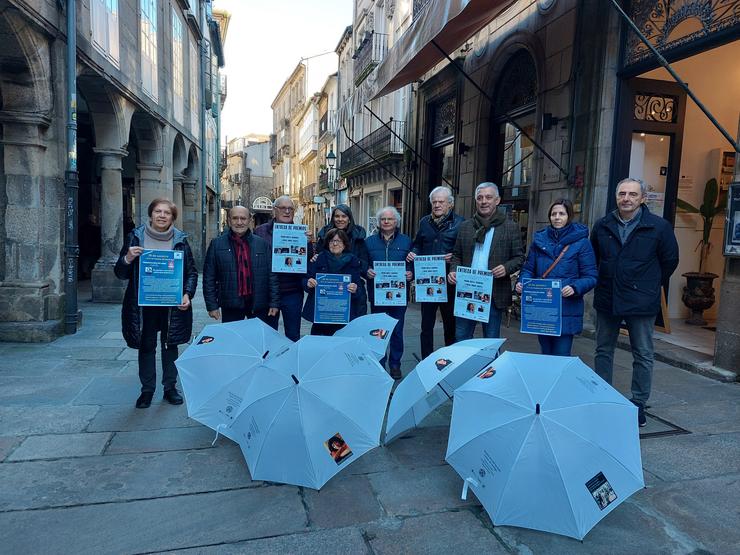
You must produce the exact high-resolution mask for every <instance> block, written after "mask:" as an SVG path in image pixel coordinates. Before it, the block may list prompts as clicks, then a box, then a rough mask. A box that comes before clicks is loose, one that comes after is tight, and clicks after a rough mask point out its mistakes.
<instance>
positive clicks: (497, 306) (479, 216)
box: [447, 182, 524, 341]
mask: <svg viewBox="0 0 740 555" xmlns="http://www.w3.org/2000/svg"><path fill="white" fill-rule="evenodd" d="M500 202H501V197H500V196H499V192H498V187H497V186H496V185H495V184H494V183H491V182H485V183H481V184H480V185H478V187H476V188H475V214H473V217H472V218H470V219H469V220H465V221H464V222H463V223H462V224H461V225H460V231H458V233H457V241H456V242H455V247H454V249H453V251H452V261H451V264H450V266H451V268H452V271H451V272H450V273H449V275H448V276H447V279H448V280H449V281H450V283H453V284H454V283H456V282H457V272H456V270H457V267H458V266H466V267H470V268H474V269H476V270H491V271H492V272H493V278H494V279H493V291H492V293H493V295H492V303H491V315H490V317H489V319H488V322H487V323H484V324H483V335H484V336H485V337H489V338H496V337H500V335H501V315H502V313H503V311H504V310H505V309H507V308H508V307H509V306H511V277H510V276H511V274H513V273H515V272H517V271H518V270H519V269H520V268H521V267H522V264H523V263H524V247H523V244H522V236H521V233H520V231H519V226H518V225H517V223H516V222H514V221H513V220H511V219H509V218H507V216H506V211H504V210H502V209H501V208H499V206H498V205H499V203H500ZM475 324H476V322H475V321H474V320H468V319H466V318H460V317H456V318H455V338H456V340H457V341H462V340H464V339H472V337H473V332H474V331H475Z"/></svg>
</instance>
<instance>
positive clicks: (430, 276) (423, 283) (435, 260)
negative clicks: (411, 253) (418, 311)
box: [414, 254, 447, 303]
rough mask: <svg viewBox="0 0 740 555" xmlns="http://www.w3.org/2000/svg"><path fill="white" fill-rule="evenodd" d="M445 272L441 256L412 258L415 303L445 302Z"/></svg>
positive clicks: (443, 260)
mask: <svg viewBox="0 0 740 555" xmlns="http://www.w3.org/2000/svg"><path fill="white" fill-rule="evenodd" d="M446 274H447V271H446V266H445V257H444V255H443V254H440V255H437V256H417V257H416V258H414V283H415V284H416V302H417V303H446V302H447V275H446Z"/></svg>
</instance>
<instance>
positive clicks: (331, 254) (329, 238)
mask: <svg viewBox="0 0 740 555" xmlns="http://www.w3.org/2000/svg"><path fill="white" fill-rule="evenodd" d="M324 241H325V244H326V245H327V247H328V250H324V251H321V252H320V253H319V254H318V255H317V256H316V258H315V260H313V261H312V262H311V263H310V264H309V265H308V274H306V276H304V279H303V286H304V288H305V290H306V292H307V293H308V297H306V304H305V305H303V317H304V318H305V319H306V320H308V321H309V322H313V321H314V307H315V305H316V285H317V282H316V274H344V275H349V276H350V283H349V285H348V286H347V290H348V291H349V292H350V295H351V298H352V299H354V297H355V296H356V295H357V294H358V292H359V290H360V287H359V284H360V282H361V281H362V278H360V274H361V272H362V264H361V263H360V260H359V259H358V258H357V257H356V256H355V255H354V254H353V253H352V250H351V242H350V239H349V236H348V235H347V234H346V233H345V232H344V231H342V230H340V229H330V230H329V231H328V232H327V233H326V235H325V237H324ZM357 316H359V314H357V307H356V304H355V303H354V302H350V312H349V319H350V320H354V319H355V318H356V317H357ZM342 327H344V326H343V324H317V323H315V322H314V323H313V325H312V326H311V335H334V332H335V331H337V330H338V329H340V328H342Z"/></svg>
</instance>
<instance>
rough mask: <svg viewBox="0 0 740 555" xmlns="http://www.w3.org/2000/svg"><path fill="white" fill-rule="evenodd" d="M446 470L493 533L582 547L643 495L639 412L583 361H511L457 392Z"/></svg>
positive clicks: (503, 360)
mask: <svg viewBox="0 0 740 555" xmlns="http://www.w3.org/2000/svg"><path fill="white" fill-rule="evenodd" d="M446 460H447V462H449V463H450V464H451V465H452V466H453V468H454V469H455V470H456V471H457V472H458V474H460V476H462V477H463V479H464V480H465V484H464V487H463V495H465V493H466V491H467V488H468V486H469V487H471V488H472V489H473V491H474V492H475V494H476V496H477V497H478V499H479V500H480V502H481V503H482V504H483V507H485V509H486V511H487V512H488V514H489V515H490V517H491V520H492V521H493V523H494V524H496V525H511V526H521V527H524V528H532V529H535V530H543V531H546V532H554V533H556V534H563V535H565V536H570V537H573V538H578V539H582V538H583V537H584V536H585V535H586V534H587V533H588V531H589V530H590V529H591V528H592V527H593V526H594V525H596V523H597V522H598V521H599V520H601V519H602V518H603V517H604V516H606V515H607V514H609V513H610V512H611V511H613V510H614V508H615V507H617V505H619V504H620V503H621V502H622V501H624V500H625V499H627V498H628V497H629V496H630V495H632V494H633V493H634V492H635V491H637V490H638V489H640V488H642V487H644V481H643V475H642V461H641V457H640V439H639V432H638V427H637V407H635V405H633V404H632V403H631V402H629V401H628V400H627V399H625V398H624V397H623V396H622V395H621V394H620V393H619V392H617V391H616V390H615V389H614V388H612V387H611V386H610V385H609V384H607V383H606V382H605V381H604V380H602V379H601V378H600V377H598V376H597V375H596V374H595V373H594V372H593V371H592V370H591V369H590V368H589V367H588V366H586V365H585V364H583V362H581V360H580V359H578V358H575V357H555V356H548V355H532V354H523V353H513V352H506V353H504V354H503V355H501V357H499V358H498V359H497V360H496V361H495V362H494V364H493V368H492V369H491V370H490V371H488V372H481V374H480V375H479V376H478V377H475V378H472V379H471V380H470V381H468V382H467V383H466V384H465V385H463V386H461V387H459V388H458V389H457V391H455V401H454V404H453V411H452V423H451V426H450V438H449V443H448V445H447V455H446Z"/></svg>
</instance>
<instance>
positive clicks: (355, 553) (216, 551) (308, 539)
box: [168, 527, 371, 555]
mask: <svg viewBox="0 0 740 555" xmlns="http://www.w3.org/2000/svg"><path fill="white" fill-rule="evenodd" d="M168 553H173V554H174V553H177V554H195V553H198V554H199V555H200V554H202V555H242V554H244V555H286V554H287V555H290V554H294V553H295V554H298V553H321V555H370V553H371V552H370V550H369V548H368V546H367V544H366V542H365V539H364V538H363V536H362V531H361V530H360V529H359V528H356V527H350V528H336V529H334V530H319V531H317V532H306V533H299V534H286V535H284V536H278V537H274V538H265V539H260V540H252V541H246V542H239V543H230V544H219V545H213V546H209V547H198V548H194V549H185V550H180V551H170V552H168Z"/></svg>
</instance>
